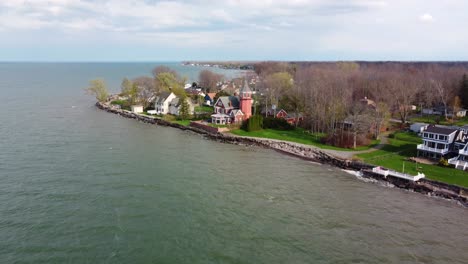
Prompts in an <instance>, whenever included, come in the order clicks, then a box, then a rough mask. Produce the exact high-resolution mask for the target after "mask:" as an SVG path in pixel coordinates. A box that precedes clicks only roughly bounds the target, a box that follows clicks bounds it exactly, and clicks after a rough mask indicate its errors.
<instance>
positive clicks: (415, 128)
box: [410, 123, 429, 134]
mask: <svg viewBox="0 0 468 264" xmlns="http://www.w3.org/2000/svg"><path fill="white" fill-rule="evenodd" d="M428 126H429V124H426V123H414V124H412V125H411V126H410V130H411V131H412V132H414V133H418V134H421V133H422V132H423V131H424V130H426V129H427V127H428Z"/></svg>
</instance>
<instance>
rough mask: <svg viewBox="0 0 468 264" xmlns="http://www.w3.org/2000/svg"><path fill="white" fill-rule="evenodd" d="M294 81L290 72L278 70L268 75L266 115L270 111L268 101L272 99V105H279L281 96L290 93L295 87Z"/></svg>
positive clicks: (266, 81) (266, 82) (266, 80)
mask: <svg viewBox="0 0 468 264" xmlns="http://www.w3.org/2000/svg"><path fill="white" fill-rule="evenodd" d="M293 83H294V82H293V78H292V76H291V74H289V73H288V72H277V73H273V74H271V75H268V76H267V77H266V79H265V86H266V87H267V88H266V90H267V98H266V101H265V107H266V109H265V110H266V111H265V115H266V114H267V112H268V101H270V105H273V104H275V105H278V103H279V100H280V98H281V97H282V96H283V95H285V94H287V93H288V91H289V90H290V89H291V88H292V87H293Z"/></svg>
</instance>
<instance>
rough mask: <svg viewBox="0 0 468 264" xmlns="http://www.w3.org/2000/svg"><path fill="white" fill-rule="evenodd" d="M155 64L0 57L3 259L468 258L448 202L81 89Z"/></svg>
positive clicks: (462, 220) (463, 214)
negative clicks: (103, 102) (134, 114)
mask: <svg viewBox="0 0 468 264" xmlns="http://www.w3.org/2000/svg"><path fill="white" fill-rule="evenodd" d="M154 65H155V64H26V63H24V64H0V92H1V96H0V98H1V99H2V100H1V103H0V117H1V118H0V120H1V122H0V136H1V137H0V150H1V151H0V201H1V202H0V263H467V261H468V221H467V220H468V210H466V209H464V208H462V207H460V206H458V205H456V204H454V203H452V202H449V201H444V200H440V199H435V198H430V197H425V196H423V195H421V194H415V193H409V192H406V191H402V190H399V189H394V188H388V187H384V186H382V185H380V184H375V183H366V182H363V181H361V180H359V179H357V178H355V177H354V176H352V175H349V174H347V173H344V172H342V171H340V170H338V169H336V168H332V167H328V166H325V165H316V164H312V163H310V162H306V161H303V160H299V159H296V158H293V157H289V156H285V155H282V154H279V153H277V152H274V151H271V150H266V149H260V148H255V147H245V146H235V145H226V144H221V143H217V142H213V141H208V140H205V139H203V137H202V136H200V135H196V134H193V133H190V132H183V131H179V130H176V129H173V128H165V127H157V126H152V125H148V124H143V123H139V122H137V121H135V120H129V119H125V118H122V117H119V116H116V115H112V114H109V113H106V112H103V111H100V110H98V109H96V108H95V107H94V106H93V103H94V100H93V99H92V98H90V97H88V96H86V95H85V94H84V92H83V90H82V88H83V87H84V86H86V84H87V81H88V80H89V79H92V78H94V77H105V78H106V79H107V80H108V82H109V83H110V84H111V85H113V87H114V90H117V89H118V84H119V82H120V79H121V78H122V77H124V76H129V77H135V76H136V75H139V74H145V73H147V72H149V71H150V70H151V68H152V66H154ZM172 66H174V67H176V68H177V69H178V70H179V71H181V72H183V73H184V74H186V75H187V76H191V77H190V78H195V76H196V74H197V71H198V70H199V69H198V68H186V67H185V68H184V67H180V66H178V65H177V64H172ZM231 73H232V72H231ZM228 74H230V73H228ZM233 74H234V73H233Z"/></svg>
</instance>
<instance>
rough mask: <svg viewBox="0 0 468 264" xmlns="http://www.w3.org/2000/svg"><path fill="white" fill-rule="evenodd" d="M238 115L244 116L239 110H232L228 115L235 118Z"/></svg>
mask: <svg viewBox="0 0 468 264" xmlns="http://www.w3.org/2000/svg"><path fill="white" fill-rule="evenodd" d="M238 114H241V115H244V113H242V111H241V110H239V109H234V110H232V111H231V113H230V115H231V116H233V117H235V116H236V115H238Z"/></svg>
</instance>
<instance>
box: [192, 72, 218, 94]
mask: <svg viewBox="0 0 468 264" xmlns="http://www.w3.org/2000/svg"><path fill="white" fill-rule="evenodd" d="M223 78H224V76H223V75H222V74H217V73H214V72H212V71H210V70H203V71H201V72H200V74H199V76H198V85H199V86H201V87H203V88H205V89H209V90H210V91H216V90H217V87H218V83H220V82H221V81H222V80H223Z"/></svg>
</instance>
